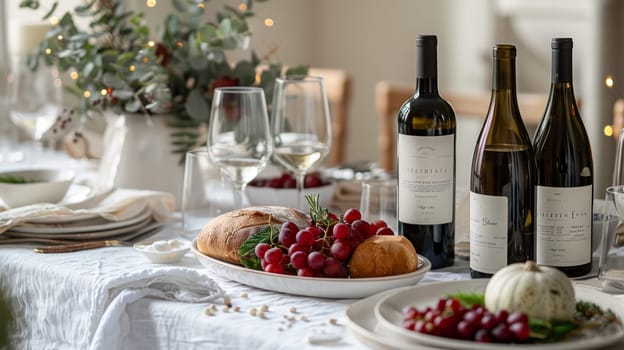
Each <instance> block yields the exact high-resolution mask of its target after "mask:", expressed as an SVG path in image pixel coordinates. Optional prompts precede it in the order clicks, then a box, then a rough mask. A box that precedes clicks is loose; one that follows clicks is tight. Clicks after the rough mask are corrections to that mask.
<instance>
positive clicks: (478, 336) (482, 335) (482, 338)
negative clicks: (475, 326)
mask: <svg viewBox="0 0 624 350" xmlns="http://www.w3.org/2000/svg"><path fill="white" fill-rule="evenodd" d="M474 340H476V341H478V342H480V343H491V342H492V337H490V333H489V332H488V331H487V330H485V329H479V330H478V331H477V333H475V336H474Z"/></svg>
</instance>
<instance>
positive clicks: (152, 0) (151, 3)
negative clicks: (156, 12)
mask: <svg viewBox="0 0 624 350" xmlns="http://www.w3.org/2000/svg"><path fill="white" fill-rule="evenodd" d="M145 6H147V7H156V0H147V1H145Z"/></svg>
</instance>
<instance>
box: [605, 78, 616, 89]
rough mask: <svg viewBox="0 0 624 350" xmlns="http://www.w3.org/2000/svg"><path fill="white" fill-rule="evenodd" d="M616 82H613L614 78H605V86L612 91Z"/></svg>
mask: <svg viewBox="0 0 624 350" xmlns="http://www.w3.org/2000/svg"><path fill="white" fill-rule="evenodd" d="M614 83H615V82H614V81H613V77H612V76H610V75H607V77H606V78H605V85H606V86H607V87H608V88H609V89H610V88H612V87H613V84H614Z"/></svg>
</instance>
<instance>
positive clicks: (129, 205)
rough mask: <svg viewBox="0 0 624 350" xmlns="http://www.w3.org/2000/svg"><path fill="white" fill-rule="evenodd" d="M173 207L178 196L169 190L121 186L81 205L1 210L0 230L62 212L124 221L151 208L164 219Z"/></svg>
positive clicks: (0, 231) (67, 214) (170, 213)
mask: <svg viewBox="0 0 624 350" xmlns="http://www.w3.org/2000/svg"><path fill="white" fill-rule="evenodd" d="M174 209H175V198H174V197H173V195H172V194H170V193H166V192H157V191H149V190H135V189H125V188H120V189H115V190H113V191H112V192H110V193H109V194H107V195H105V196H103V198H100V200H98V201H95V203H89V205H88V206H86V207H84V208H80V209H75V208H74V209H72V208H68V207H64V206H60V205H57V204H50V203H42V204H32V205H27V206H23V207H19V208H14V209H9V210H5V211H2V212H0V234H2V233H3V232H5V231H7V230H8V229H10V228H11V227H13V226H16V225H19V224H21V223H24V222H28V221H32V220H34V219H40V218H46V217H61V216H62V217H71V216H76V218H79V217H80V216H83V217H84V214H95V215H98V216H99V217H101V218H104V219H106V220H109V221H122V220H128V219H130V218H133V217H136V216H137V215H139V214H140V213H142V212H143V211H145V210H149V211H150V212H151V214H152V218H153V219H154V220H155V221H159V222H163V221H169V220H170V219H171V216H172V213H173V211H174Z"/></svg>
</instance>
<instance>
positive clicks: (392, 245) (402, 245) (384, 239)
mask: <svg viewBox="0 0 624 350" xmlns="http://www.w3.org/2000/svg"><path fill="white" fill-rule="evenodd" d="M417 268H418V255H417V254H416V249H414V246H413V245H412V243H411V242H410V241H408V240H407V239H406V238H405V237H403V236H373V237H371V238H369V239H367V240H365V241H364V242H362V244H360V245H359V246H358V247H357V248H355V251H354V252H353V256H352V257H351V262H350V263H349V271H350V272H351V277H355V278H357V277H380V276H390V275H400V274H403V273H408V272H412V271H416V269H417Z"/></svg>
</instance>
